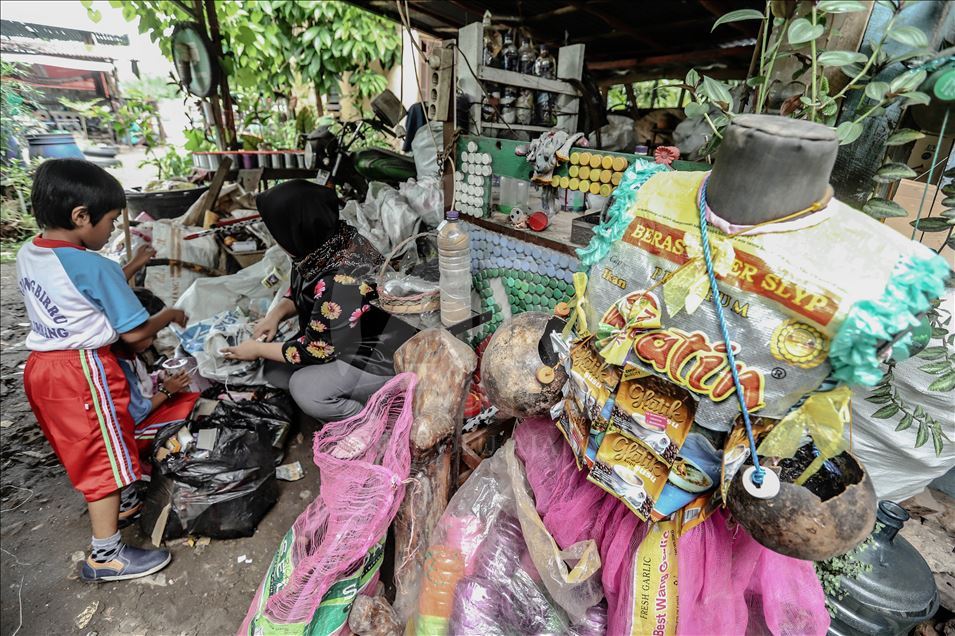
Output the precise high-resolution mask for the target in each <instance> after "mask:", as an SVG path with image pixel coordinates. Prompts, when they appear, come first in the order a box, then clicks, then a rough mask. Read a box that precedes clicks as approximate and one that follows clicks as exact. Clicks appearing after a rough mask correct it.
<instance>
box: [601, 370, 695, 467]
mask: <svg viewBox="0 0 955 636" xmlns="http://www.w3.org/2000/svg"><path fill="white" fill-rule="evenodd" d="M695 413H696V402H695V400H694V399H693V397H692V396H691V395H690V392H689V391H687V390H686V389H683V388H680V387H678V386H676V385H675V384H672V383H671V382H667V381H666V380H661V379H660V378H658V377H657V376H655V375H651V374H650V373H648V372H646V371H644V370H643V369H641V368H639V367H636V366H630V367H627V369H625V370H624V373H623V381H622V382H621V383H620V387H619V389H618V390H617V396H616V398H615V399H614V403H613V410H612V411H611V417H610V421H611V423H612V424H613V427H614V429H615V430H617V431H619V432H620V433H622V434H624V435H626V436H627V437H629V438H631V439H635V440H640V441H642V442H644V443H645V444H646V445H647V446H648V447H649V448H650V450H651V451H653V454H654V455H656V456H657V458H659V459H660V461H662V462H663V463H664V464H666V465H667V466H671V465H673V460H674V459H676V456H677V453H679V452H680V446H681V445H682V444H683V440H685V439H686V436H687V433H688V432H689V430H690V427H691V426H692V425H693V415H694V414H695Z"/></svg>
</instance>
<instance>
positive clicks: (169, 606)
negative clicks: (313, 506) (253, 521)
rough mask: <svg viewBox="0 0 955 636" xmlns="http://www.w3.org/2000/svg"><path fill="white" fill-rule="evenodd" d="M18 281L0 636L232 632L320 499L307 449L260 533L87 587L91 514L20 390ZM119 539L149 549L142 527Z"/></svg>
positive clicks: (3, 362) (1, 311)
mask: <svg viewBox="0 0 955 636" xmlns="http://www.w3.org/2000/svg"><path fill="white" fill-rule="evenodd" d="M15 274H16V271H15V267H14V265H13V264H12V263H11V264H4V265H2V266H0V299H2V300H0V401H2V409H0V420H2V421H0V470H2V474H0V500H2V503H0V512H2V515H0V550H2V552H0V589H2V592H0V608H2V615H0V634H2V636H11V635H12V634H17V635H18V636H20V635H22V636H32V635H34V634H44V635H45V634H83V635H87V636H90V635H96V636H112V635H117V636H118V635H120V634H122V635H123V636H134V635H143V636H155V635H163V636H165V635H187V634H188V635H201V636H207V635H219V634H232V633H234V632H235V630H236V629H237V628H238V626H239V624H240V623H241V621H242V619H243V618H244V617H245V613H246V610H247V609H248V607H249V603H250V602H251V600H252V596H253V594H254V593H255V590H256V588H257V586H258V584H259V582H260V581H261V579H262V576H263V575H264V573H265V570H266V568H267V567H268V565H269V562H270V561H271V559H272V554H273V552H274V551H275V548H276V547H277V546H278V543H279V541H280V539H281V537H282V536H283V535H284V534H285V532H286V531H287V530H288V528H289V526H290V525H291V524H292V522H293V521H294V520H295V518H296V517H297V516H298V514H299V513H300V512H301V511H302V510H303V509H304V508H305V506H306V505H307V504H308V503H310V502H311V501H312V499H313V498H314V496H315V495H316V494H317V492H318V484H317V474H318V471H317V469H316V468H315V465H314V464H313V463H312V462H311V458H310V452H309V446H310V445H309V444H308V443H306V442H304V441H303V438H302V437H298V438H295V439H293V441H292V443H291V444H290V446H289V448H288V452H287V459H286V460H285V461H295V460H299V461H300V462H301V464H302V467H303V468H304V469H305V477H304V479H301V480H299V481H296V482H279V485H280V488H281V496H280V498H279V501H278V503H277V504H276V506H275V507H274V508H273V509H272V510H271V511H270V512H269V513H268V515H267V516H266V517H265V519H264V520H263V521H262V523H261V524H260V525H259V527H258V529H257V531H256V533H255V536H253V537H250V538H247V539H237V540H231V541H213V542H212V543H211V544H209V545H206V546H195V547H190V546H189V545H187V544H186V543H184V542H182V541H179V542H173V545H171V546H169V547H170V549H171V551H172V554H173V561H172V563H171V564H170V565H169V567H167V568H166V569H165V570H163V571H162V572H160V573H158V574H155V575H153V576H150V577H147V578H143V579H138V580H135V581H130V582H122V583H103V584H98V585H90V584H87V583H83V582H82V581H80V580H79V579H78V578H77V569H78V567H79V565H78V562H79V561H80V560H81V559H82V558H83V553H84V551H86V550H88V549H89V539H90V529H89V523H88V520H87V513H86V506H85V503H84V501H83V498H82V496H81V495H80V494H79V493H77V492H76V491H74V490H73V488H72V486H71V485H70V483H69V481H68V480H67V477H66V474H65V473H64V471H63V468H62V467H61V466H60V465H59V463H58V462H57V460H56V457H55V456H54V455H53V451H52V449H51V448H50V446H49V444H48V443H47V441H46V440H45V439H44V437H43V435H42V434H41V432H40V429H39V427H38V426H37V424H36V420H35V418H34V417H33V414H32V413H31V411H30V406H29V404H27V400H26V397H25V395H24V393H23V365H24V363H25V361H26V357H27V354H28V352H27V351H26V349H25V348H24V347H23V341H24V339H25V337H26V334H27V331H28V327H27V323H26V316H25V311H24V309H23V305H22V303H21V301H20V297H19V294H18V292H17V290H16V283H15V279H16V276H15ZM123 539H124V540H125V541H127V542H128V543H130V544H133V545H139V546H146V545H147V544H148V543H149V539H148V538H147V537H146V536H145V535H143V534H142V533H141V532H140V531H139V529H138V527H136V526H134V527H131V528H127V529H126V530H124V531H123ZM242 557H245V558H242ZM249 561H251V563H250V562H249Z"/></svg>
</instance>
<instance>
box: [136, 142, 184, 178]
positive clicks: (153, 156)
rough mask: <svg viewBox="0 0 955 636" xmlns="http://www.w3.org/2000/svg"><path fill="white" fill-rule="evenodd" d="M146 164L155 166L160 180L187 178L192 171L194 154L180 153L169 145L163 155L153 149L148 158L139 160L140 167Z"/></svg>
mask: <svg viewBox="0 0 955 636" xmlns="http://www.w3.org/2000/svg"><path fill="white" fill-rule="evenodd" d="M145 166H153V167H154V168H155V169H156V178H157V179H159V180H163V179H178V178H185V177H188V176H189V175H190V174H191V173H192V169H193V165H192V155H191V154H189V153H186V154H182V155H180V154H179V152H178V151H177V150H176V149H175V148H174V147H173V146H169V147H168V148H167V149H166V152H165V153H164V154H162V155H160V154H159V152H158V150H156V149H153V150H151V151H150V152H149V153H147V155H146V159H143V160H142V161H140V162H139V167H140V168H143V167H145Z"/></svg>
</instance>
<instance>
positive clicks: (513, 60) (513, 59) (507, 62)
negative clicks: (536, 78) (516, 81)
mask: <svg viewBox="0 0 955 636" xmlns="http://www.w3.org/2000/svg"><path fill="white" fill-rule="evenodd" d="M501 60H502V62H503V66H504V70H505V71H514V72H515V73H516V72H517V71H518V70H519V54H518V52H517V46H516V45H515V44H514V37H513V36H512V35H511V32H510V31H506V32H505V33H504V48H503V49H502V50H501Z"/></svg>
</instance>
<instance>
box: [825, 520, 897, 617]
mask: <svg viewBox="0 0 955 636" xmlns="http://www.w3.org/2000/svg"><path fill="white" fill-rule="evenodd" d="M880 526H881V524H879V523H876V531H878V530H879V528H880ZM874 544H875V542H874V541H873V539H872V535H869V537H868V538H867V539H866V540H865V541H863V542H862V543H860V544H859V545H857V546H856V547H855V548H853V549H852V550H850V551H848V552H846V553H845V554H841V555H839V556H835V557H832V558H831V559H829V560H828V561H816V562H815V563H813V565H814V566H815V568H816V578H818V579H819V582H820V583H821V584H822V591H823V592H825V594H826V609H827V610H828V611H829V615H830V616H832V617H835V615H836V608H835V606H834V605H833V604H832V601H833V600H837V601H838V600H842V599H843V598H845V596H846V592H845V590H843V589H842V581H844V580H845V579H856V578H859V576H861V575H862V574H864V573H866V572H871V571H872V565H870V564H868V563H863V562H862V561H860V560H859V556H860V555H861V554H862V553H863V552H865V551H866V550H870V549H871V548H872V547H873V546H874Z"/></svg>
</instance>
